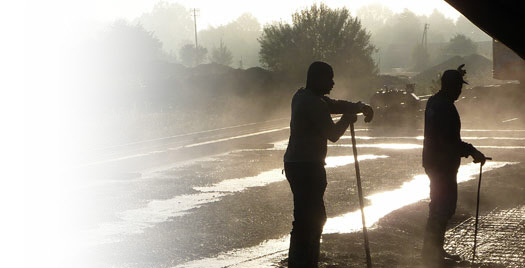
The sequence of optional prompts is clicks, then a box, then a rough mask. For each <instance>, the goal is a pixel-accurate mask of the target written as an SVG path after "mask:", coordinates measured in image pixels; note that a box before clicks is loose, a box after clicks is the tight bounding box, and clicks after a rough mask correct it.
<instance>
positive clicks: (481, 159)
mask: <svg viewBox="0 0 525 268" xmlns="http://www.w3.org/2000/svg"><path fill="white" fill-rule="evenodd" d="M470 155H471V156H472V158H474V163H481V165H482V166H483V165H485V161H487V158H485V155H484V154H482V153H481V152H480V151H478V150H476V149H474V151H473V152H472V153H471V154H470Z"/></svg>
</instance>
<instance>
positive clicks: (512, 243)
mask: <svg viewBox="0 0 525 268" xmlns="http://www.w3.org/2000/svg"><path fill="white" fill-rule="evenodd" d="M475 222H476V221H475V218H473V217H471V218H468V219H467V220H466V221H464V222H462V223H461V224H459V225H457V226H456V227H454V228H453V229H451V230H448V231H447V233H446V245H445V248H446V249H447V251H448V252H451V253H453V254H456V255H459V256H461V257H462V258H463V259H464V260H473V262H474V263H476V264H480V265H494V264H496V265H501V266H503V267H508V268H518V267H523V266H525V205H523V206H517V207H514V208H510V209H495V210H493V211H491V212H490V213H488V214H486V215H484V216H482V217H480V219H479V221H478V234H477V247H476V257H475V258H473V253H474V251H473V247H474V227H475Z"/></svg>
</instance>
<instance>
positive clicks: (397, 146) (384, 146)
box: [328, 143, 423, 150]
mask: <svg viewBox="0 0 525 268" xmlns="http://www.w3.org/2000/svg"><path fill="white" fill-rule="evenodd" d="M328 146H329V147H352V145H351V144H330V145H328ZM357 148H379V149H393V150H410V149H422V148H423V145H421V144H414V143H371V144H357Z"/></svg>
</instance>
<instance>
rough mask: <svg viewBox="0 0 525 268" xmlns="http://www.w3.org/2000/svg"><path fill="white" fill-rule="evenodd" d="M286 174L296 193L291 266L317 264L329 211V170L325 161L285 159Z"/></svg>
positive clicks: (294, 195)
mask: <svg viewBox="0 0 525 268" xmlns="http://www.w3.org/2000/svg"><path fill="white" fill-rule="evenodd" d="M284 169H285V171H286V178H287V179H288V182H289V183H290V187H291V189H292V193H293V204H294V210H293V216H294V221H293V228H292V232H291V238H290V250H289V252H288V267H291V268H296V267H301V268H303V267H308V268H310V267H317V262H318V261H319V246H320V239H321V233H322V231H323V225H324V223H325V222H326V211H325V207H324V202H323V195H324V191H325V189H326V172H325V169H324V165H323V163H285V164H284Z"/></svg>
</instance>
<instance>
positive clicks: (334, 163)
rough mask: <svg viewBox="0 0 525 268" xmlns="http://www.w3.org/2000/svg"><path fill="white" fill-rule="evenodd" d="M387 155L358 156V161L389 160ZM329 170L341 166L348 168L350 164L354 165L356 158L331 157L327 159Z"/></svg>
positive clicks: (349, 156)
mask: <svg viewBox="0 0 525 268" xmlns="http://www.w3.org/2000/svg"><path fill="white" fill-rule="evenodd" d="M387 157H388V156H386V155H373V154H364V155H359V156H357V159H358V160H359V161H363V160H374V159H379V158H387ZM325 162H326V166H325V167H327V168H334V167H340V166H346V165H348V164H353V163H354V156H353V155H343V156H329V157H327V158H326V159H325Z"/></svg>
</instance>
